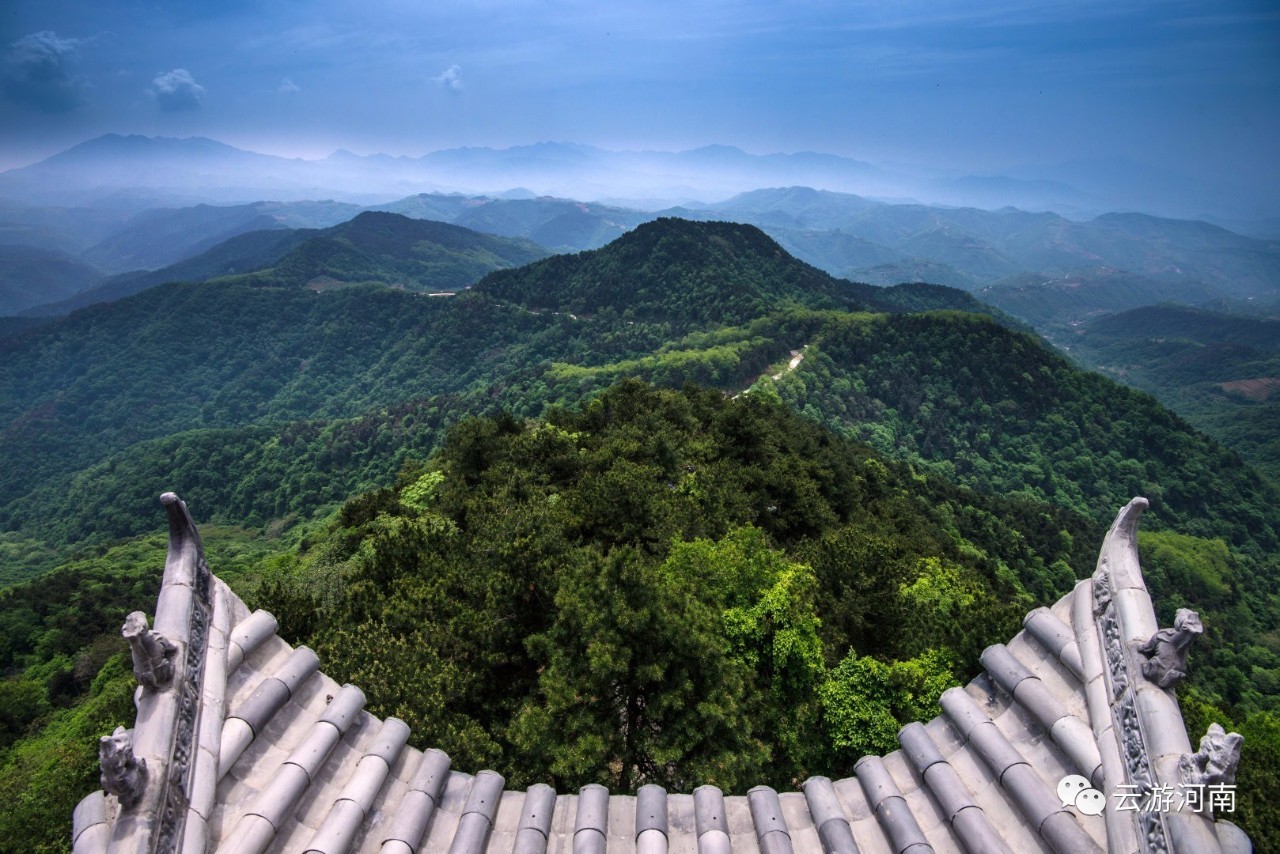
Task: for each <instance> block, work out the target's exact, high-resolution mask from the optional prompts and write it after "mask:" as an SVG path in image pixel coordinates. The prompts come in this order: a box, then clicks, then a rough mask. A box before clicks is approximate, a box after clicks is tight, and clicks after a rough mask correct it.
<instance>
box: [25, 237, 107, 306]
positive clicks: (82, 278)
mask: <svg viewBox="0 0 1280 854" xmlns="http://www.w3.org/2000/svg"><path fill="white" fill-rule="evenodd" d="M100 281H102V272H101V271H100V270H97V269H95V268H94V267H91V266H89V265H88V264H84V263H82V262H80V261H77V260H75V259H74V258H72V257H70V256H69V255H66V254H64V253H62V252H56V251H53V250H49V249H37V248H35V247H31V246H15V245H3V244H0V316H4V315H14V314H18V313H19V312H21V311H22V310H23V309H26V308H30V307H31V306H35V305H40V304H41V303H45V302H52V301H53V300H60V299H65V298H66V297H69V296H71V295H72V294H75V293H77V292H80V291H84V290H86V289H88V288H91V287H93V286H94V285H96V284H98V283H99V282H100Z"/></svg>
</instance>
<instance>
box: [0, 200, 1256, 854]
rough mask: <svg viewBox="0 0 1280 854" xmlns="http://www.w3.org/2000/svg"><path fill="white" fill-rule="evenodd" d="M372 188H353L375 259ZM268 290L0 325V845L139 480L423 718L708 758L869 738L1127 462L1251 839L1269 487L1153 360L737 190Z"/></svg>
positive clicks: (949, 678)
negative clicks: (1236, 776)
mask: <svg viewBox="0 0 1280 854" xmlns="http://www.w3.org/2000/svg"><path fill="white" fill-rule="evenodd" d="M395 219H396V218H395V217H392V216H391V215H380V216H378V217H374V218H370V219H368V220H366V222H365V223H364V226H368V227H373V228H374V231H375V235H374V236H375V237H377V239H378V240H382V239H383V238H385V239H386V240H387V241H389V243H387V247H389V248H388V252H391V254H395V253H394V252H392V249H394V246H395V245H396V244H395V233H396V232H395V229H394V228H388V229H387V230H381V229H379V228H377V226H378V224H379V223H382V222H384V221H385V222H386V223H390V224H396V223H395ZM366 237H367V236H366ZM375 242H376V241H375ZM362 251H363V250H362ZM343 257H348V256H343ZM273 269H276V270H278V269H280V267H279V266H277V267H275V268H273ZM271 275H272V276H274V275H275V274H274V273H273V274H271ZM308 281H310V280H308ZM361 281H366V282H376V281H378V279H377V277H373V276H371V277H368V278H367V279H362V280H361ZM305 284H306V282H302V281H301V280H300V279H299V280H296V281H294V280H288V281H286V280H285V279H283V278H272V277H271V276H265V275H264V276H259V277H257V278H254V277H252V276H238V277H230V278H221V279H214V280H211V281H208V282H203V283H192V284H170V285H164V286H160V287H156V288H152V289H149V290H147V291H145V292H143V293H140V294H137V295H135V296H132V297H129V298H127V299H124V300H121V301H119V302H117V303H114V304H111V305H106V306H97V307H93V308H90V309H86V310H83V311H80V312H77V313H75V314H73V315H71V316H70V317H68V318H65V319H62V320H57V321H52V322H50V323H48V324H46V325H43V326H41V327H39V328H33V329H27V330H25V331H15V332H14V333H13V334H11V335H9V336H8V337H7V338H3V339H0V438H2V439H3V442H2V443H0V461H2V462H3V465H2V466H0V529H2V530H3V533H2V534H0V583H8V584H10V585H12V586H10V587H9V588H8V589H6V590H3V591H0V666H3V667H4V668H5V670H4V677H5V678H4V679H3V680H2V681H0V794H2V796H0V803H10V804H13V805H14V806H13V807H12V808H9V807H6V808H5V809H4V810H0V838H28V839H32V840H40V841H39V842H37V843H33V848H32V850H44V849H42V848H41V846H42V845H47V846H48V850H61V847H65V830H66V826H67V824H66V822H67V818H66V817H67V816H68V815H69V814H70V806H71V805H72V804H73V803H74V800H75V799H76V798H78V796H79V793H81V792H83V791H88V790H89V789H91V788H93V787H94V783H93V775H94V774H95V773H96V772H95V771H94V770H93V768H94V757H93V755H92V754H93V749H94V736H95V735H97V734H101V732H106V731H109V730H110V729H111V726H110V725H108V724H109V723H110V722H112V721H118V722H125V721H126V720H127V719H128V712H129V702H128V697H129V691H130V684H131V682H130V680H131V676H130V674H129V673H128V666H127V664H126V663H125V662H124V659H123V657H122V649H123V647H122V643H121V642H120V640H119V636H118V634H117V633H116V627H117V626H118V625H119V623H120V621H121V619H122V618H123V615H124V614H125V613H127V612H128V611H132V610H134V609H136V608H139V607H141V608H146V607H149V603H150V602H151V601H153V597H154V588H155V584H156V583H157V582H158V567H159V565H160V563H161V562H162V557H161V555H162V540H161V538H159V537H157V536H156V535H155V534H154V533H152V532H154V531H155V530H156V529H157V527H158V525H159V515H158V512H157V510H156V507H155V504H154V501H155V496H156V495H157V494H159V493H160V492H162V491H166V490H169V489H176V490H178V491H179V492H181V494H182V495H183V496H184V498H186V499H187V500H188V502H189V503H190V505H191V508H192V511H193V512H194V513H195V515H196V518H197V519H198V520H199V521H200V522H201V525H202V527H203V528H205V530H207V532H208V533H207V534H206V543H207V544H208V546H209V549H210V561H211V565H213V567H214V570H215V572H217V573H218V574H219V576H220V577H223V578H224V579H227V580H228V581H229V582H230V583H232V585H233V586H234V587H235V588H236V589H237V591H238V592H240V593H241V595H242V596H244V597H245V598H246V600H247V601H249V602H250V603H251V604H253V605H254V606H257V607H265V608H267V609H268V610H271V611H272V612H273V613H275V614H277V616H278V617H280V619H281V623H282V629H281V631H282V634H283V635H284V636H285V637H287V638H288V639H289V640H290V641H291V642H293V643H309V644H312V645H313V646H315V648H316V649H317V650H318V652H319V653H320V656H321V659H322V661H323V662H324V667H325V669H326V671H327V672H329V673H330V674H331V675H333V676H335V677H337V678H340V679H347V680H351V681H353V682H355V683H357V684H359V685H361V686H362V687H363V688H364V690H365V691H366V693H367V694H368V695H369V698H370V703H371V708H373V710H374V711H375V712H377V713H378V714H382V715H390V714H394V715H397V716H399V717H402V718H404V719H405V720H406V721H408V722H409V723H410V725H411V726H412V727H413V728H414V732H415V738H417V739H419V740H420V746H425V745H428V744H430V745H436V746H441V747H444V748H445V749H446V750H448V751H449V752H450V753H451V754H452V755H453V756H454V758H455V762H456V763H457V764H458V766H459V767H468V768H474V767H479V766H482V765H491V766H493V767H496V768H499V770H503V771H504V773H506V774H507V775H508V780H510V781H512V782H513V784H516V785H525V784H528V783H532V782H536V781H547V782H554V783H555V784H557V785H559V786H564V787H568V786H573V785H579V784H581V783H584V782H591V781H599V782H605V783H608V784H609V785H610V786H611V787H613V788H615V789H632V788H634V787H636V786H638V785H641V784H643V783H645V782H651V781H652V782H661V783H663V784H665V785H668V786H670V787H674V788H677V789H679V788H687V786H688V785H689V784H690V783H692V782H694V781H695V779H696V780H697V781H710V782H716V783H718V784H720V785H722V786H724V787H725V788H726V789H729V790H735V789H736V788H739V787H741V786H743V785H745V784H747V783H749V782H759V781H766V780H767V781H770V782H773V783H775V784H776V785H779V786H788V787H789V786H792V785H794V783H795V782H797V781H798V780H800V779H803V778H804V777H805V776H807V775H808V774H810V773H819V772H820V773H827V774H831V775H843V774H846V773H848V771H849V769H850V767H851V763H852V762H853V761H854V760H855V759H857V758H858V757H859V756H860V755H862V753H865V752H880V751H883V750H887V749H892V746H893V745H894V743H895V739H894V734H895V733H896V730H897V728H898V726H899V725H900V724H901V723H903V722H905V721H908V720H912V719H919V718H924V717H929V716H931V715H933V714H935V713H936V709H935V701H936V697H937V695H938V693H939V692H940V691H941V690H942V689H944V688H945V687H947V686H948V685H950V684H954V683H955V682H956V681H963V680H967V679H968V678H970V677H972V676H973V675H974V673H975V672H976V671H975V668H976V667H977V655H978V653H979V652H980V651H981V649H982V648H983V647H984V646H985V645H986V644H989V643H992V642H995V641H1003V640H1006V639H1007V638H1008V637H1009V636H1011V635H1012V634H1013V633H1014V632H1015V631H1016V630H1017V626H1018V621H1019V620H1020V619H1021V617H1022V616H1023V615H1024V614H1025V613H1026V612H1027V610H1029V609H1030V608H1032V607H1035V606H1036V605H1038V604H1045V603H1049V602H1052V601H1053V600H1054V599H1056V598H1057V597H1059V596H1060V595H1062V594H1063V593H1065V592H1066V591H1067V590H1069V589H1070V587H1071V585H1072V584H1074V582H1075V580H1076V579H1077V578H1080V577H1084V576H1085V575H1087V574H1088V573H1089V572H1091V571H1092V569H1093V562H1094V560H1095V559H1096V554H1097V548H1098V546H1099V544H1100V543H1101V538H1102V532H1103V530H1104V529H1105V525H1106V524H1107V523H1109V521H1110V519H1111V517H1112V516H1113V515H1114V513H1115V511H1116V510H1117V509H1118V508H1119V507H1120V506H1121V505H1123V504H1124V503H1125V502H1126V501H1127V500H1128V499H1129V498H1130V497H1132V496H1134V495H1139V494H1141V495H1146V496H1147V497H1148V498H1149V499H1151V502H1152V509H1151V511H1150V513H1149V516H1148V519H1147V520H1146V521H1145V522H1144V528H1145V530H1144V532H1143V535H1142V539H1141V547H1142V552H1143V560H1144V569H1145V572H1146V574H1147V578H1148V582H1149V584H1150V586H1151V589H1152V592H1153V595H1154V597H1155V600H1156V603H1157V606H1158V608H1159V610H1160V617H1161V620H1162V623H1164V624H1167V623H1169V622H1170V621H1171V619H1172V615H1173V612H1174V611H1175V610H1176V608H1177V607H1183V606H1186V607H1194V608H1196V609H1197V610H1199V611H1200V613H1201V614H1202V616H1203V618H1204V622H1205V624H1206V635H1205V637H1204V638H1202V639H1201V641H1200V642H1199V644H1198V645H1197V647H1196V648H1195V651H1194V654H1193V656H1194V668H1193V677H1192V680H1191V681H1190V683H1189V684H1188V685H1187V686H1186V687H1185V688H1184V690H1183V693H1184V696H1183V704H1184V709H1187V710H1189V711H1188V714H1187V720H1188V726H1189V727H1190V728H1191V729H1192V731H1193V738H1198V736H1199V731H1196V730H1197V728H1198V729H1199V730H1201V731H1202V730H1203V726H1204V721H1205V720H1207V719H1210V718H1212V719H1217V720H1220V721H1222V722H1223V723H1229V724H1231V725H1234V726H1235V727H1236V728H1237V729H1240V731H1242V732H1245V733H1246V735H1247V736H1248V737H1249V741H1248V742H1247V743H1246V748H1245V759H1244V763H1243V765H1242V771H1241V780H1240V790H1241V797H1242V800H1243V803H1242V809H1241V812H1240V813H1239V817H1240V819H1241V821H1242V822H1243V823H1244V824H1245V826H1246V829H1247V830H1248V832H1249V833H1250V834H1251V835H1252V837H1253V839H1254V841H1255V844H1258V845H1259V846H1260V847H1265V844H1266V842H1267V840H1272V841H1274V842H1276V843H1277V844H1280V815H1277V811H1276V810H1275V809H1274V807H1273V806H1271V805H1270V803H1271V801H1272V800H1274V796H1276V795H1280V785H1278V784H1277V782H1276V781H1275V780H1272V779H1271V778H1270V777H1268V776H1267V775H1268V774H1270V773H1271V772H1270V771H1268V770H1267V769H1268V768H1274V767H1277V763H1280V732H1277V729H1276V727H1277V725H1278V723H1280V719H1278V718H1277V713H1278V712H1280V639H1278V631H1280V630H1277V628H1276V627H1277V626H1280V600H1278V599H1277V595H1278V591H1277V589H1276V586H1275V579H1276V578H1278V577H1280V557H1278V556H1277V545H1278V542H1277V541H1278V539H1280V511H1277V507H1280V500H1278V499H1280V495H1278V494H1277V491H1276V488H1275V486H1274V485H1273V484H1272V483H1270V482H1268V481H1267V480H1266V479H1264V478H1263V477H1261V476H1259V475H1258V474H1257V473H1256V471H1255V470H1254V469H1252V468H1251V467H1250V466H1248V465H1247V464H1246V463H1245V462H1244V461H1243V460H1241V458H1240V457H1239V456H1237V455H1236V454H1234V453H1232V452H1230V451H1227V450H1225V449H1223V448H1222V447H1221V446H1220V445H1218V444H1217V443H1215V442H1214V441H1213V440H1211V439H1210V438H1208V437H1207V436H1205V435H1204V434H1202V433H1200V432H1198V431H1197V430H1195V429H1194V428H1193V427H1191V426H1190V425H1189V424H1188V423H1187V422H1186V421H1184V420H1182V419H1181V418H1179V417H1177V416H1175V415H1173V414H1171V413H1170V412H1169V411H1168V410H1166V409H1164V408H1163V407H1161V406H1160V405H1159V404H1158V403H1157V402H1156V401H1155V400H1154V399H1153V398H1151V397H1150V396H1148V395H1146V394H1143V393H1140V392H1135V391H1132V390H1130V389H1127V388H1125V387H1122V386H1120V385H1118V384H1116V383H1115V382H1112V381H1110V380H1107V379H1105V378H1103V377H1101V376H1098V375H1094V374H1089V373H1086V372H1084V371H1082V370H1080V369H1079V368H1077V367H1075V366H1074V365H1073V364H1072V363H1071V362H1069V361H1068V360H1067V359H1065V358H1063V357H1062V356H1061V355H1058V354H1056V353H1055V352H1054V351H1052V350H1050V349H1049V348H1048V347H1046V346H1045V345H1044V343H1043V342H1041V341H1040V340H1039V339H1037V338H1035V337H1034V336H1033V335H1031V334H1028V333H1027V332H1026V331H1025V329H1024V328H1023V327H1022V326H1021V325H1020V324H1018V323H1017V322H1014V321H1012V320H1010V319H1009V318H1008V317H1007V316H1004V315H1002V314H1001V313H999V312H997V311H995V310H992V309H989V308H985V307H982V306H981V305H980V304H977V303H976V302H975V301H974V300H973V298H972V297H970V296H968V295H966V294H963V293H960V292H958V291H954V290H952V289H949V288H941V287H937V286H924V285H915V286H901V287H897V288H888V289H881V288H873V287H870V286H866V285H856V284H854V283H850V282H846V281H842V280H838V279H834V278H832V277H831V276H828V275H827V274H825V273H822V272H821V271H818V270H816V269H814V268H812V267H808V266H807V265H804V264H801V263H800V262H797V261H795V259H793V258H791V257H790V256H788V255H787V254H786V253H785V252H783V251H782V249H781V248H780V247H779V246H778V245H777V244H776V243H773V241H771V240H769V239H768V238H767V237H765V236H764V235H763V233H761V232H759V231H758V230H756V229H754V228H751V227H749V226H739V225H731V224H726V223H689V222H682V221H679V220H671V219H664V220H658V221H655V222H653V223H649V224H646V225H643V226H640V227H639V228H637V229H635V230H634V231H633V232H630V233H628V234H627V235H625V236H624V237H622V238H619V239H618V240H617V241H615V242H614V243H612V244H610V245H608V246H606V247H604V248H603V249H600V250H595V251H591V252H583V253H579V254H577V255H573V256H556V257H552V258H549V259H545V260H542V261H536V262H534V263H533V264H530V265H527V266H525V267H522V268H519V269H512V270H504V271H499V272H496V273H491V274H490V275H488V276H487V277H485V278H484V279H483V280H481V281H480V282H479V283H477V284H476V285H474V286H473V287H472V288H470V289H469V290H468V291H466V292H464V293H462V294H459V295H458V296H454V297H449V298H429V297H425V296H421V295H415V294H413V293H409V292H405V291H400V290H395V289H391V288H388V287H385V286H383V285H377V284H368V283H366V284H363V285H358V286H357V285H353V286H350V287H344V288H340V289H324V288H321V289H319V290H320V291H321V292H316V291H315V290H311V289H308V288H307V287H305ZM641 380H642V381H643V382H641ZM206 526H207V527H206ZM55 567H56V568H55ZM50 570H52V571H50ZM35 575H39V578H38V579H37V580H35V581H30V580H29V579H31V578H32V577H33V576H35ZM637 649H645V650H646V653H647V655H646V658H644V659H641V658H640V657H638V656H637V655H635V651H636V650H637ZM648 653H652V654H651V655H648ZM664 674H665V676H664ZM671 674H679V676H680V678H679V679H678V680H675V679H672V678H671ZM677 682H678V686H677V688H675V689H671V690H668V686H670V685H673V684H676V683H677ZM495 685H501V686H503V690H502V691H501V692H495V691H494V690H493V686H495ZM582 697H592V698H596V701H594V702H591V703H586V704H583V703H581V702H576V701H575V698H577V699H581V698H582ZM619 721H623V722H625V724H624V725H623V726H619ZM53 757H58V759H57V761H53V759H52V758H53ZM675 757H682V759H681V761H680V762H678V763H677V762H675V761H674V759H675ZM1246 790H1248V792H1246Z"/></svg>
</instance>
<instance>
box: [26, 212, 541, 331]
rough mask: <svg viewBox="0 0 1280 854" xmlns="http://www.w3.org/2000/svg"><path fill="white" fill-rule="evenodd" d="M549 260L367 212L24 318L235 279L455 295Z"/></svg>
mask: <svg viewBox="0 0 1280 854" xmlns="http://www.w3.org/2000/svg"><path fill="white" fill-rule="evenodd" d="M546 254H547V253H546V251H545V250H544V249H542V247H540V246H537V245H535V244H533V243H531V242H529V241H527V240H516V239H506V238H500V237H493V236H491V235H488V234H480V233H477V232H473V231H470V230H468V229H464V228H459V227H457V226H452V225H447V224H445V223H440V222H429V221H425V220H414V219H409V218H407V217H403V216H398V215H395V214H388V213H377V212H365V213H362V214H360V215H359V216H357V217H355V218H354V219H352V220H350V221H348V222H343V223H340V224H338V225H336V226H333V227H331V228H327V229H310V228H299V229H288V228H271V229H267V230H258V231H250V232H248V233H246V234H240V235H237V236H235V237H231V238H229V239H227V240H225V241H223V242H221V243H218V244H217V245H216V246H214V247H213V248H211V249H209V250H207V251H205V252H202V253H201V254H199V255H197V256H195V257H193V258H189V259H187V260H185V261H179V262H178V263H176V264H173V265H170V266H168V267H164V268H162V269H160V270H154V271H151V272H135V273H124V274H121V275H119V276H114V277H112V278H110V279H108V280H107V281H105V282H103V283H102V284H101V285H98V286H97V287H93V288H89V289H88V290H85V291H82V292H80V293H77V294H76V295H75V296H73V297H71V298H69V299H66V300H62V301H61V302H55V303H50V304H47V305H40V306H37V307H35V308H32V309H29V310H28V311H26V312H24V314H26V315H30V316H50V315H55V316H56V315H61V314H67V313H69V312H71V311H73V310H75V309H77V308H84V307H86V306H90V305H96V304H99V303H104V302H111V301H113V300H117V299H121V298H123V297H126V296H129V295H131V294H136V293H139V292H141V291H144V290H146V289H148V288H153V287H155V286H156V285H160V284H165V283H167V282H203V281H205V280H208V279H214V278H222V277H235V276H239V277H241V279H240V280H241V281H251V282H253V283H255V284H257V285H260V286H269V287H293V288H299V287H312V288H315V289H330V288H333V287H338V286H345V285H352V284H371V283H377V284H384V285H391V286H396V287H403V288H406V289H408V290H411V291H454V290H459V289H461V288H464V287H466V286H467V285H470V284H472V283H473V282H475V281H477V280H478V279H479V278H480V277H481V276H483V275H484V274H485V273H487V272H489V271H490V270H498V269H502V268H504V267H511V266H516V265H519V264H525V263H527V262H529V261H532V260H535V259H537V258H542V257H543V256H545V255H546ZM247 274H252V275H247ZM246 276H247V278H246Z"/></svg>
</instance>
